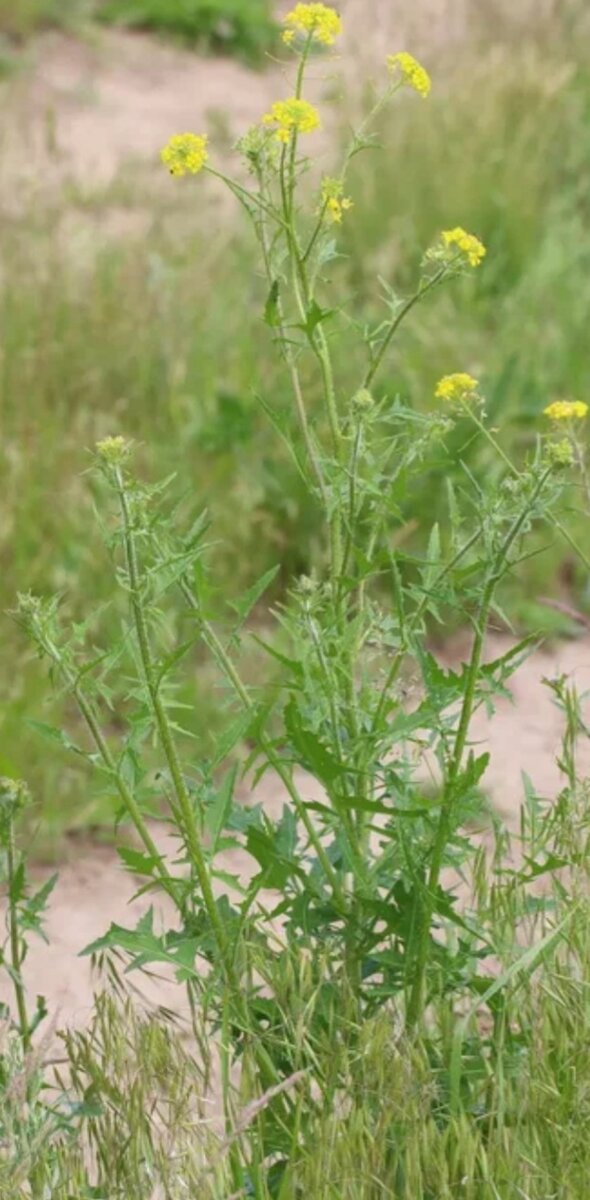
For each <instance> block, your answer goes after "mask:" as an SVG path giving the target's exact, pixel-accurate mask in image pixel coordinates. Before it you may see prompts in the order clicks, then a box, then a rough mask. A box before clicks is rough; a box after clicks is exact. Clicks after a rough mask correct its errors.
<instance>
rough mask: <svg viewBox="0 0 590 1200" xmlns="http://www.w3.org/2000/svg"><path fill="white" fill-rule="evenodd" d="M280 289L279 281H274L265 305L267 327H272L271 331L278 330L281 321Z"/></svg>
mask: <svg viewBox="0 0 590 1200" xmlns="http://www.w3.org/2000/svg"><path fill="white" fill-rule="evenodd" d="M279 287H280V285H279V281H278V279H273V281H272V283H271V285H270V291H269V293H268V296H267V298H266V304H265V305H264V321H265V323H266V324H267V325H270V327H271V329H276V327H277V325H280V321H281V318H280V315H279Z"/></svg>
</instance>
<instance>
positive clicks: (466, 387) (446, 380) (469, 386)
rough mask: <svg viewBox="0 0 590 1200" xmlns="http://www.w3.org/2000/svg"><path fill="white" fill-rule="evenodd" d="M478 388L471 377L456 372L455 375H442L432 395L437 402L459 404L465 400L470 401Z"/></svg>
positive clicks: (477, 383)
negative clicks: (443, 401) (444, 401)
mask: <svg viewBox="0 0 590 1200" xmlns="http://www.w3.org/2000/svg"><path fill="white" fill-rule="evenodd" d="M478 387H479V381H478V380H477V379H474V378H473V375H467V374H466V372H463V371H458V372H457V373H456V374H455V375H443V378H442V379H439V381H438V383H437V385H436V389H435V392H434V395H435V397H436V399H437V400H446V401H450V402H451V403H461V402H462V401H465V400H472V399H473V398H474V397H475V396H476V394H477V389H478Z"/></svg>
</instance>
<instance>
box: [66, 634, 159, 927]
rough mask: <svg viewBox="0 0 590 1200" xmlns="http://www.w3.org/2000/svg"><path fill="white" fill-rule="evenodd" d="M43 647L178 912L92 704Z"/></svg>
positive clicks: (148, 834)
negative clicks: (54, 666)
mask: <svg viewBox="0 0 590 1200" xmlns="http://www.w3.org/2000/svg"><path fill="white" fill-rule="evenodd" d="M43 647H44V649H45V652H46V654H48V656H49V657H50V658H51V659H52V661H53V662H54V663H55V665H56V667H57V668H58V670H59V672H60V673H61V675H62V676H63V678H64V680H65V682H66V684H67V686H68V689H69V691H70V692H71V694H72V696H73V697H74V700H75V701H76V704H77V705H78V708H79V710H80V713H81V715H82V717H83V718H84V721H85V722H86V725H87V727H88V730H89V732H90V734H91V736H92V739H93V741H94V743H95V746H96V748H97V750H98V752H99V754H100V757H101V759H102V761H103V763H104V766H105V767H106V769H107V771H108V772H109V774H110V775H111V776H112V778H113V779H114V781H115V785H116V788H117V791H118V793H119V796H120V798H121V800H122V802H123V806H124V808H125V809H126V811H127V813H128V814H129V816H130V818H131V820H132V822H133V824H134V826H135V828H136V830H137V833H138V834H139V837H140V839H141V841H142V842H143V845H144V847H145V849H146V851H147V853H148V855H149V856H150V858H151V859H153V860H154V863H155V865H156V868H157V871H158V874H159V877H160V883H161V884H162V887H163V888H164V890H165V891H166V892H167V893H168V895H169V896H170V897H171V899H172V900H173V901H174V904H175V906H176V907H177V908H178V909H179V910H180V911H182V906H181V905H180V904H179V902H178V892H177V888H176V885H175V881H174V879H173V877H172V876H171V875H170V873H169V871H168V869H167V867H166V865H165V862H164V860H163V858H162V855H161V854H160V851H159V850H158V847H157V846H156V843H155V842H154V839H153V838H152V835H151V833H150V831H149V828H148V826H147V824H146V821H145V820H144V817H143V814H142V812H141V809H140V807H139V805H138V803H137V801H136V799H135V796H134V795H133V792H132V791H131V790H130V788H129V787H128V786H127V784H126V782H125V780H124V779H123V777H122V775H121V772H120V771H119V768H118V767H117V764H116V762H115V759H114V757H113V755H112V754H111V751H110V749H109V746H108V744H107V742H106V740H105V738H104V735H103V733H102V730H101V728H100V721H99V719H98V717H97V714H96V712H95V711H94V708H93V705H92V704H91V702H90V701H89V700H88V698H87V697H86V696H85V694H84V692H83V691H82V688H81V686H80V683H79V681H78V680H77V679H76V677H75V676H74V674H73V672H72V671H71V670H70V669H69V667H68V666H67V664H66V663H65V662H64V659H63V656H62V654H61V653H60V650H59V648H58V647H57V646H55V645H54V644H53V642H51V641H49V640H47V639H45V640H44V642H43Z"/></svg>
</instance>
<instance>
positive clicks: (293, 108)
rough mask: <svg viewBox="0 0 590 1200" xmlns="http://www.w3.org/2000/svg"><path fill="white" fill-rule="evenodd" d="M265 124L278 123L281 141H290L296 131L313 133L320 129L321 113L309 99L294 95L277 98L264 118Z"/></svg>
mask: <svg viewBox="0 0 590 1200" xmlns="http://www.w3.org/2000/svg"><path fill="white" fill-rule="evenodd" d="M262 121H263V123H264V125H277V126H278V128H277V129H276V130H275V132H276V136H277V137H278V139H279V141H280V142H285V143H287V142H289V141H290V140H291V137H292V136H293V134H294V133H312V132H313V130H314V129H319V127H320V118H319V113H318V111H317V109H316V108H314V106H313V104H310V103H309V102H308V101H307V100H298V99H297V97H296V96H292V97H291V98H290V99H289V100H275V103H274V104H273V105H271V109H270V112H267V113H265V115H264V116H263V118H262Z"/></svg>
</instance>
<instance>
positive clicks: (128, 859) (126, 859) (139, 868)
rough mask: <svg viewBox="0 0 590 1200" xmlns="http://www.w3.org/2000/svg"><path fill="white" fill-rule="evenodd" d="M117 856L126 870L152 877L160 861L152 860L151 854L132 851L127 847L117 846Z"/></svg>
mask: <svg viewBox="0 0 590 1200" xmlns="http://www.w3.org/2000/svg"><path fill="white" fill-rule="evenodd" d="M117 854H118V855H119V858H120V859H121V862H122V863H124V864H125V866H126V867H127V868H128V870H130V871H133V872H135V873H136V874H137V875H148V876H151V875H153V874H154V870H155V868H156V867H157V866H158V862H159V861H160V859H158V858H154V856H153V855H151V854H146V853H145V852H144V851H142V850H133V849H132V848H131V847H129V846H118V847H117Z"/></svg>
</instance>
